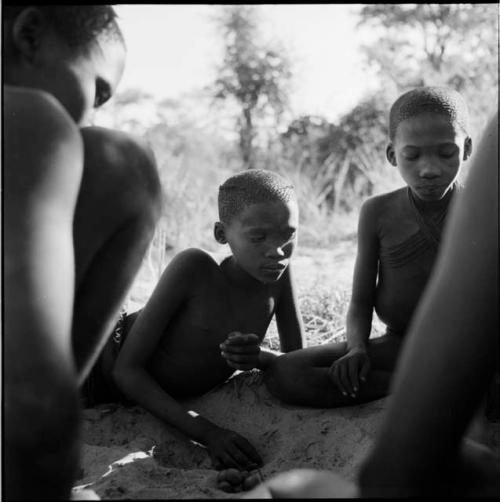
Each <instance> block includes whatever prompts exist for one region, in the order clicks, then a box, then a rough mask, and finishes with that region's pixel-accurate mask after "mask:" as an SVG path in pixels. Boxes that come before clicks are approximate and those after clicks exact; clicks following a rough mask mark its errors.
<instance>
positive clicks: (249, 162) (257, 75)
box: [214, 5, 291, 168]
mask: <svg viewBox="0 0 500 502" xmlns="http://www.w3.org/2000/svg"><path fill="white" fill-rule="evenodd" d="M217 22H218V24H219V27H220V28H221V33H222V36H223V37H224V42H225V54H224V60H223V62H222V64H221V65H220V67H219V68H218V77H217V79H216V82H215V86H214V96H215V98H216V99H217V100H228V99H231V100H232V101H233V102H234V103H235V104H236V105H237V106H238V109H239V117H238V121H237V129H238V131H239V147H240V151H241V155H242V159H243V162H244V165H245V166H246V167H248V168H252V167H254V166H255V152H254V150H255V146H254V145H255V140H256V136H257V131H258V129H259V128H258V127H257V124H258V123H259V122H260V129H261V130H262V129H263V128H265V120H266V119H267V121H268V122H269V119H270V120H271V124H272V125H274V124H276V123H278V122H279V120H280V116H281V114H282V113H283V111H284V110H285V108H286V106H287V104H288V95H287V91H288V89H287V85H288V81H289V79H290V78H291V70H290V63H289V61H288V59H287V57H286V55H285V52H284V50H283V48H282V47H281V46H279V45H277V44H275V45H274V47H271V46H270V44H263V43H262V42H260V40H259V38H260V36H259V35H260V34H259V32H258V29H257V26H258V18H257V10H256V7H255V6H251V5H227V6H223V7H221V14H220V17H219V18H218V19H217Z"/></svg>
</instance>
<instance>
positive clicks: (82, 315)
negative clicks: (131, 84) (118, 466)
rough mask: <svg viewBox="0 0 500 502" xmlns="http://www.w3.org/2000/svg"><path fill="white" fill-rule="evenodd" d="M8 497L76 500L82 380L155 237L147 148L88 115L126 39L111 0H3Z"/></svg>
mask: <svg viewBox="0 0 500 502" xmlns="http://www.w3.org/2000/svg"><path fill="white" fill-rule="evenodd" d="M2 22H3V55H4V58H3V77H4V89H3V91H4V92H3V119H4V120H3V140H4V141H3V147H4V157H3V161H4V163H3V174H4V219H3V223H4V227H3V228H4V237H5V239H4V245H5V247H4V259H5V261H4V266H5V268H4V277H3V279H4V287H5V289H4V292H5V302H4V321H5V325H4V361H5V366H4V373H3V376H4V379H3V383H4V399H5V401H4V405H5V407H4V415H3V418H4V436H3V438H2V439H3V446H4V448H5V449H4V457H3V466H4V471H3V474H4V475H3V477H2V482H3V487H4V489H5V492H4V494H5V496H6V498H7V499H37V500H40V499H49V500H52V499H68V498H69V496H70V491H71V486H72V483H73V481H74V480H75V479H76V475H77V472H78V464H79V453H80V451H79V439H78V432H79V420H80V416H79V409H80V408H79V401H78V383H79V382H81V381H83V380H84V378H85V375H86V373H87V371H88V370H89V368H90V366H91V365H92V362H93V361H94V360H95V358H96V356H97V354H98V351H99V348H100V347H102V344H103V341H104V340H105V336H106V335H107V334H108V333H109V332H110V326H111V327H112V326H113V324H114V323H115V319H114V317H115V315H116V314H117V312H118V309H119V306H120V304H121V302H122V301H123V298H124V296H125V295H126V293H127V289H128V287H129V286H130V284H131V282H132V280H133V278H134V276H135V274H136V272H137V270H138V269H139V266H140V264H141V261H142V257H143V255H144V252H145V251H146V249H147V246H148V244H149V241H150V240H151V237H152V236H153V231H154V226H155V223H156V219H157V217H158V216H159V201H160V197H159V196H160V185H159V180H158V175H157V173H156V166H155V162H154V159H153V157H152V155H151V152H150V151H149V149H147V148H145V146H144V145H143V144H142V143H141V142H140V141H137V139H135V138H132V137H130V136H129V135H126V134H123V133H120V132H117V131H111V130H107V129H103V128H95V127H85V128H82V126H83V125H84V124H85V123H87V121H88V117H89V115H90V114H91V113H92V111H93V109H96V108H98V107H100V106H101V105H102V104H103V103H105V102H106V101H107V100H108V99H109V98H110V97H111V96H112V94H113V93H114V91H115V89H116V86H117V85H118V82H119V80H120V78H121V75H122V72H123V67H124V59H125V44H124V40H123V37H122V34H121V31H120V29H119V27H118V25H117V22H116V14H115V12H114V10H113V9H112V7H110V6H109V5H88V6H87V5H61V6H59V5H45V6H44V5H40V6H36V5H33V6H29V5H3V6H2Z"/></svg>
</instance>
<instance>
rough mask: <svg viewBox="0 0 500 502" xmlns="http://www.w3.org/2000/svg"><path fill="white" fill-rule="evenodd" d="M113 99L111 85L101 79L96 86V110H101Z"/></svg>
mask: <svg viewBox="0 0 500 502" xmlns="http://www.w3.org/2000/svg"><path fill="white" fill-rule="evenodd" d="M110 97H111V89H110V87H109V85H108V84H107V83H106V82H104V81H103V80H101V79H98V80H97V81H96V84H95V100H94V108H99V107H100V106H102V105H103V104H104V103H106V101H108V100H109V98H110Z"/></svg>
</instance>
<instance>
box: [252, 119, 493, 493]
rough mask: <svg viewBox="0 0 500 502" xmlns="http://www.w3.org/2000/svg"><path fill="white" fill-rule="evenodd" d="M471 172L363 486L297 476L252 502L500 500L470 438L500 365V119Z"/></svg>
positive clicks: (333, 477) (365, 465)
mask: <svg viewBox="0 0 500 502" xmlns="http://www.w3.org/2000/svg"><path fill="white" fill-rule="evenodd" d="M471 162H472V166H471V170H470V176H469V177H468V180H467V186H466V188H465V189H464V190H463V192H462V193H461V194H459V196H458V197H457V199H458V200H457V203H456V204H455V206H454V208H453V211H452V214H451V215H450V221H449V224H448V226H447V229H446V232H445V235H444V240H443V245H442V249H441V251H440V254H439V258H438V261H437V263H436V273H435V274H433V277H432V279H431V280H430V281H429V286H428V288H427V289H426V292H425V294H424V296H423V298H422V301H421V302H420V303H419V306H418V309H417V311H416V312H415V316H414V319H413V320H412V322H411V326H410V327H409V330H408V340H407V342H406V343H405V347H404V349H403V352H402V353H401V356H400V363H399V364H398V370H397V373H396V374H395V376H394V383H393V393H392V396H391V401H390V403H389V408H388V410H387V413H386V415H385V417H384V421H383V423H382V426H381V428H380V432H379V434H378V437H377V438H376V441H375V442H374V445H373V447H372V448H371V449H370V451H369V454H368V456H367V457H366V458H365V459H364V461H363V462H362V464H361V466H360V468H359V469H358V472H357V473H356V485H354V484H353V483H350V482H348V481H347V480H345V479H343V478H341V477H340V476H339V475H338V474H336V473H334V472H328V471H315V470H312V469H308V470H306V469H302V470H299V469H297V470H294V471H288V472H286V473H282V474H279V475H278V476H275V477H273V478H272V479H270V480H268V481H266V482H265V483H263V484H261V485H260V486H259V487H257V488H256V489H255V490H253V491H252V492H250V493H249V494H248V498H253V499H255V498H288V499H290V498H303V499H312V498H320V497H323V498H340V497H342V498H352V497H355V496H357V497H359V498H368V499H370V498H379V499H382V498H399V499H403V498H415V497H416V498H423V497H426V498H427V497H429V498H430V497H432V498H438V499H440V500H441V499H443V498H451V499H453V498H455V499H457V498H461V499H463V498H466V499H467V498H468V499H472V500H482V499H485V498H491V499H495V500H498V499H499V498H500V457H499V454H498V453H499V452H498V451H497V452H493V451H491V450H489V449H488V448H486V447H485V446H483V445H480V444H477V443H475V442H473V441H471V440H469V439H467V438H466V432H467V430H468V428H469V427H470V422H471V419H472V417H473V415H474V413H476V412H477V411H478V410H479V409H480V408H481V405H480V402H481V399H482V398H484V396H485V393H486V392H487V389H488V387H489V384H490V382H491V379H492V378H494V373H495V363H498V349H499V331H498V320H499V318H498V307H499V303H498V217H499V206H498V113H496V114H495V115H494V116H493V118H492V120H491V121H490V122H489V124H488V126H487V127H486V130H485V133H484V134H483V137H482V139H481V142H480V144H479V148H478V150H477V154H476V155H475V156H474V158H473V159H472V161H471ZM478 321H479V322H478ZM430 346H432V354H429V347H430ZM495 359H496V361H495ZM422 361H424V364H422Z"/></svg>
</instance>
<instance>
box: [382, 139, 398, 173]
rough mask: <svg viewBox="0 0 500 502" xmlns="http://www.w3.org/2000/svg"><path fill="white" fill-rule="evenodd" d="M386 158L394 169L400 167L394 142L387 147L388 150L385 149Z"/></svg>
mask: <svg viewBox="0 0 500 502" xmlns="http://www.w3.org/2000/svg"><path fill="white" fill-rule="evenodd" d="M385 156H386V157H387V160H388V161H389V163H390V164H391V165H393V166H394V167H396V166H397V165H398V163H397V162H396V152H395V151H394V145H393V144H392V142H391V143H389V144H388V145H387V148H386V149H385Z"/></svg>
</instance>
